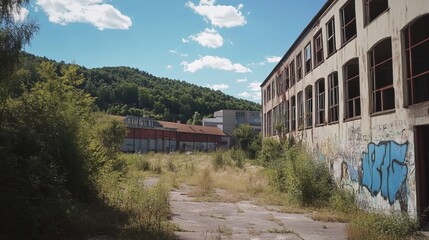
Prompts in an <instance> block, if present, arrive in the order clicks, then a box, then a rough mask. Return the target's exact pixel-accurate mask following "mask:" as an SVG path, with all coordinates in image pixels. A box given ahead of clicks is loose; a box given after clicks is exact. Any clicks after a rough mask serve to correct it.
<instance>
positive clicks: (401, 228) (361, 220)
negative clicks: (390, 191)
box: [346, 213, 419, 239]
mask: <svg viewBox="0 0 429 240" xmlns="http://www.w3.org/2000/svg"><path fill="white" fill-rule="evenodd" d="M418 230H419V221H418V219H416V218H412V217H410V216H408V214H406V213H404V214H397V213H394V214H392V215H386V214H383V213H361V214H358V215H357V216H355V218H354V219H353V220H352V222H350V223H349V224H348V225H347V229H346V231H347V235H348V237H349V239H405V238H407V237H410V236H412V235H415V232H416V231H418Z"/></svg>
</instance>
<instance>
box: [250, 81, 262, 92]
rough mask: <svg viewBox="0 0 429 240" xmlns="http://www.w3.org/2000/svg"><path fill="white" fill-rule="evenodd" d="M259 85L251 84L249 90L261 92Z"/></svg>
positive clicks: (256, 83)
mask: <svg viewBox="0 0 429 240" xmlns="http://www.w3.org/2000/svg"><path fill="white" fill-rule="evenodd" d="M260 86H261V83H260V82H252V83H250V84H249V90H250V91H252V92H256V91H258V92H260V91H261V87H260Z"/></svg>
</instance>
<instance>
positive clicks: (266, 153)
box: [258, 138, 284, 167]
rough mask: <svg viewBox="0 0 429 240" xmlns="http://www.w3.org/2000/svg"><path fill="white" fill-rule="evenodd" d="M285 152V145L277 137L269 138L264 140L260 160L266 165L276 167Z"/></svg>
mask: <svg viewBox="0 0 429 240" xmlns="http://www.w3.org/2000/svg"><path fill="white" fill-rule="evenodd" d="M283 153H284V145H282V144H281V143H280V142H279V141H278V140H277V139H272V138H268V139H265V140H264V141H263V142H262V149H261V151H260V152H259V156H258V160H259V162H261V164H262V165H263V166H264V167H274V165H277V166H276V167H278V163H279V162H280V161H282V156H283Z"/></svg>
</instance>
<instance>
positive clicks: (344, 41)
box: [340, 0, 357, 46]
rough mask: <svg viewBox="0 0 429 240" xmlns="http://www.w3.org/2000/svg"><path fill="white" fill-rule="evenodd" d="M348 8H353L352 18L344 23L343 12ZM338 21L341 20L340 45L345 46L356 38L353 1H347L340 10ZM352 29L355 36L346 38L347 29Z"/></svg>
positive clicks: (354, 4)
mask: <svg viewBox="0 0 429 240" xmlns="http://www.w3.org/2000/svg"><path fill="white" fill-rule="evenodd" d="M349 6H353V10H354V11H353V12H354V17H353V18H352V19H351V20H350V21H348V22H347V23H346V22H345V21H346V17H345V15H344V13H345V12H344V10H345V9H346V8H347V7H349ZM340 20H341V43H342V46H344V45H346V44H347V43H348V42H350V41H351V40H353V39H354V38H356V36H357V25H356V3H355V0H348V1H347V2H346V3H345V4H344V5H343V6H342V7H341V8H340ZM353 23H354V24H353ZM350 26H351V27H353V26H354V32H355V34H354V35H352V36H349V38H347V33H346V32H347V29H346V28H347V27H350Z"/></svg>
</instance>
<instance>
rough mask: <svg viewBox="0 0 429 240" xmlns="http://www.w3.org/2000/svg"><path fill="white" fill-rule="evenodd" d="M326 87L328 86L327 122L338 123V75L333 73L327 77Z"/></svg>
mask: <svg viewBox="0 0 429 240" xmlns="http://www.w3.org/2000/svg"><path fill="white" fill-rule="evenodd" d="M328 85H329V96H328V100H329V101H328V105H329V113H328V121H329V122H330V123H331V122H337V121H338V115H339V112H338V103H339V96H338V73H337V72H333V73H331V74H329V76H328Z"/></svg>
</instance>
